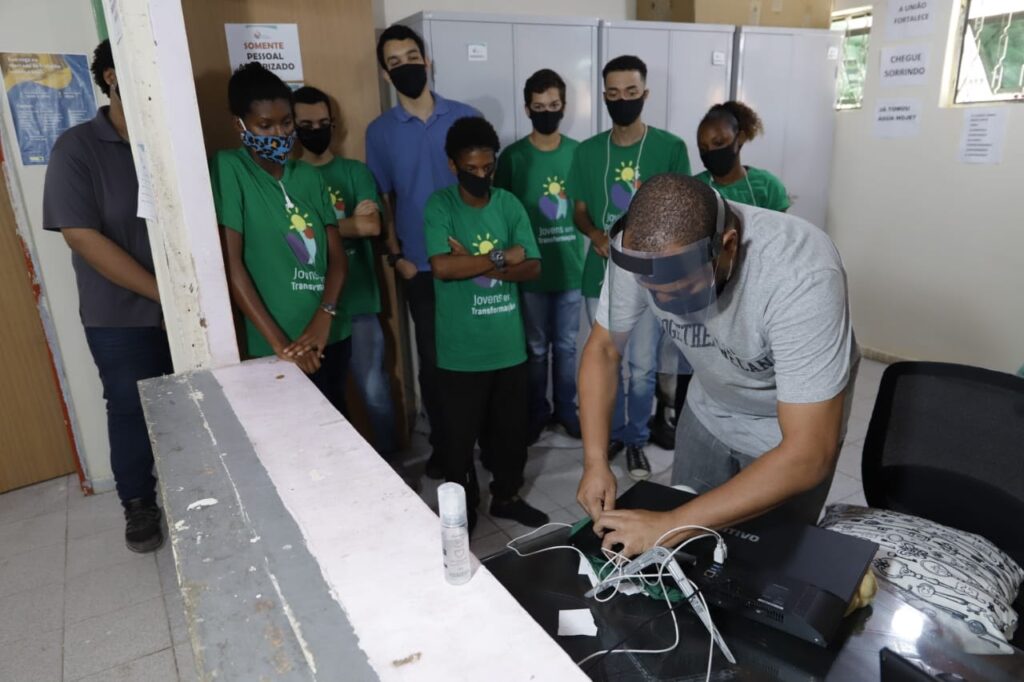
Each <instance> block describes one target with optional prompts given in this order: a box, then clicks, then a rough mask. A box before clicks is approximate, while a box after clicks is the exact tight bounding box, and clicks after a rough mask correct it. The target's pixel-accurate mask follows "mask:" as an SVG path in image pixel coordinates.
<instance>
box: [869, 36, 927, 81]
mask: <svg viewBox="0 0 1024 682" xmlns="http://www.w3.org/2000/svg"><path fill="white" fill-rule="evenodd" d="M928 51H929V49H928V46H927V45H908V46H903V45H901V46H897V47H884V48H882V58H881V60H880V63H879V64H880V67H881V68H880V70H881V74H880V81H881V84H882V87H895V86H899V85H924V84H925V82H926V81H927V80H928Z"/></svg>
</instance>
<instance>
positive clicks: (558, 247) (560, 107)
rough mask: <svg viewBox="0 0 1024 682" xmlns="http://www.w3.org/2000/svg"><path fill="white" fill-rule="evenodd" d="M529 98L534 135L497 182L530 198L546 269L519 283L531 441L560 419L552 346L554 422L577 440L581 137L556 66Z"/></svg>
mask: <svg viewBox="0 0 1024 682" xmlns="http://www.w3.org/2000/svg"><path fill="white" fill-rule="evenodd" d="M523 96H524V97H525V100H526V114H527V116H529V117H530V120H531V121H532V122H533V132H531V133H530V134H529V135H527V136H526V137H524V138H523V139H521V140H519V141H518V142H515V143H513V144H512V145H511V146H509V147H508V149H506V150H505V151H504V152H502V154H501V158H500V159H498V169H497V171H495V174H494V186H495V187H500V188H502V189H507V190H508V191H509V192H511V193H512V194H514V195H516V196H517V197H519V200H520V201H521V202H523V207H524V208H525V209H526V215H527V216H529V218H530V224H531V225H532V226H533V234H534V237H536V239H537V244H538V245H539V247H540V255H541V262H542V263H543V266H544V267H543V271H542V272H541V276H540V278H539V279H536V280H533V281H531V282H523V283H522V284H520V285H519V288H520V298H521V300H522V304H523V321H524V322H525V323H526V344H527V345H526V349H527V353H528V355H529V367H530V431H529V434H530V438H529V442H530V443H534V442H536V440H537V439H538V438H539V437H540V434H541V431H543V429H544V426H545V425H546V424H547V423H548V422H550V421H551V420H552V412H551V405H550V404H549V403H548V398H547V395H548V348H549V347H550V348H551V349H552V353H551V356H552V362H551V375H552V391H551V393H552V396H553V397H554V399H555V400H554V403H555V409H554V415H553V416H554V420H555V421H556V422H558V423H559V424H561V425H562V427H563V428H564V429H565V430H566V432H567V433H568V434H569V435H570V436H572V437H573V438H579V437H580V418H579V416H578V414H577V412H576V336H577V334H579V330H580V302H581V301H582V300H583V299H582V297H581V295H580V277H581V275H582V271H583V249H582V248H581V244H582V241H583V240H582V239H580V237H579V234H578V233H577V231H576V228H575V226H574V225H573V222H572V207H573V204H572V198H570V197H569V196H568V195H567V194H566V191H565V179H566V177H567V176H568V175H569V167H570V166H571V165H572V155H573V152H575V151H576V147H578V146H579V142H577V141H576V140H573V139H571V138H569V137H566V136H565V135H562V134H561V133H560V132H559V131H558V124H559V122H560V121H561V120H562V116H563V115H564V113H565V81H563V80H562V78H561V77H560V76H559V75H558V74H557V73H555V72H554V71H552V70H551V69H541V70H540V71H538V72H537V73H535V74H533V75H532V76H530V77H529V78H528V79H527V80H526V86H525V88H524V89H523Z"/></svg>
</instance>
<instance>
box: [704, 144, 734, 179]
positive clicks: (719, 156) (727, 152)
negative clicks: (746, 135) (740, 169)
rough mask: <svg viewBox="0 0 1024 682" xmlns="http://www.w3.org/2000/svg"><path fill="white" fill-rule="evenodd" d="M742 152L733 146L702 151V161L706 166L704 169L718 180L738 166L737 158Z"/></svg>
mask: <svg viewBox="0 0 1024 682" xmlns="http://www.w3.org/2000/svg"><path fill="white" fill-rule="evenodd" d="M739 155H740V150H739V149H733V145H729V146H728V147H722V148H720V149H712V150H710V151H703V150H702V151H701V153H700V161H701V163H703V164H704V167H705V168H707V169H708V172H709V173H711V174H712V175H713V176H715V177H716V178H720V177H722V176H725V175H728V174H729V172H730V171H731V170H732V169H733V166H735V165H736V158H737V157H739Z"/></svg>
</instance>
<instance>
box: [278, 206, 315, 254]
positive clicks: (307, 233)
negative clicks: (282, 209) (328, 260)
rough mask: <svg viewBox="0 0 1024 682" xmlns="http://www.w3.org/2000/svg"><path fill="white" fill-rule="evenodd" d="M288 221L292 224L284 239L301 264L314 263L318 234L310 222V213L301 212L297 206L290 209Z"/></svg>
mask: <svg viewBox="0 0 1024 682" xmlns="http://www.w3.org/2000/svg"><path fill="white" fill-rule="evenodd" d="M288 221H289V223H290V224H289V226H288V233H287V234H285V236H284V240H285V241H286V242H288V246H289V247H291V250H292V253H294V254H295V258H296V259H297V260H298V261H299V263H300V264H301V265H312V264H313V262H314V261H315V260H316V234H315V233H314V232H313V225H312V224H310V222H309V214H308V213H300V212H299V208H298V206H296V207H293V208H291V209H289V210H288Z"/></svg>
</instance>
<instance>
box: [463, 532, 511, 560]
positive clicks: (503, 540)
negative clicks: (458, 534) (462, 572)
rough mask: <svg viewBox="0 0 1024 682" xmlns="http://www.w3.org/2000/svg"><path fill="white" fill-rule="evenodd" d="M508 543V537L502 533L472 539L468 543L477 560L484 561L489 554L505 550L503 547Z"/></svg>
mask: <svg viewBox="0 0 1024 682" xmlns="http://www.w3.org/2000/svg"><path fill="white" fill-rule="evenodd" d="M508 541H509V537H508V536H507V535H505V534H504V533H501V532H498V533H491V534H490V535H487V536H484V537H482V538H476V537H474V538H473V539H472V540H471V541H470V543H469V548H470V550H472V552H473V554H475V555H476V556H477V558H479V559H485V558H487V557H488V556H490V555H491V554H494V553H495V552H500V551H501V550H503V549H505V545H506V544H508Z"/></svg>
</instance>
